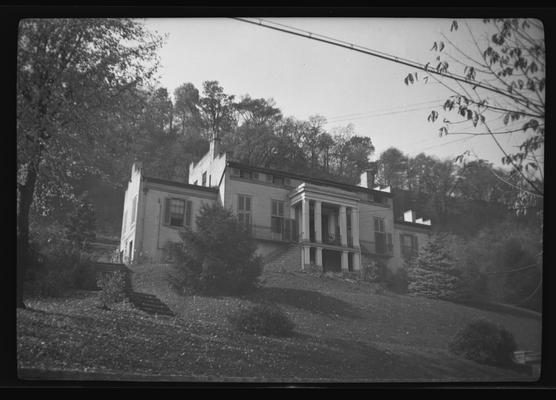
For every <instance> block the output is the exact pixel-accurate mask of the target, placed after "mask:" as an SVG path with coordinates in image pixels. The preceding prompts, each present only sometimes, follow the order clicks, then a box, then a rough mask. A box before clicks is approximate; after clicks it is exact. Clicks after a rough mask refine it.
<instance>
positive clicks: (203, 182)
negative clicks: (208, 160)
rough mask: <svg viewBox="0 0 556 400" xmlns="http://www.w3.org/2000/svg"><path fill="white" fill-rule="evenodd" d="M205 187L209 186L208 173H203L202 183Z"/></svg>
mask: <svg viewBox="0 0 556 400" xmlns="http://www.w3.org/2000/svg"><path fill="white" fill-rule="evenodd" d="M201 184H202V185H203V186H206V185H207V172H206V171H205V172H203V178H202V183H201Z"/></svg>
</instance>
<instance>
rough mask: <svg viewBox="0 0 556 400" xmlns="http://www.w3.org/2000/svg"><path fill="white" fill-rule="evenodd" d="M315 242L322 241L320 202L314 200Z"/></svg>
mask: <svg viewBox="0 0 556 400" xmlns="http://www.w3.org/2000/svg"><path fill="white" fill-rule="evenodd" d="M315 242H317V243H322V214H321V202H320V201H318V200H315Z"/></svg>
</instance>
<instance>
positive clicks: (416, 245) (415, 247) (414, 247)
mask: <svg viewBox="0 0 556 400" xmlns="http://www.w3.org/2000/svg"><path fill="white" fill-rule="evenodd" d="M413 250H414V251H415V253H417V252H418V251H419V242H418V241H417V235H415V236H413Z"/></svg>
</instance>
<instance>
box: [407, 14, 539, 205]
mask: <svg viewBox="0 0 556 400" xmlns="http://www.w3.org/2000/svg"><path fill="white" fill-rule="evenodd" d="M460 25H462V26H465V30H466V32H465V33H466V35H467V39H468V40H470V41H471V43H472V44H473V46H474V47H473V48H472V49H468V48H467V49H466V48H465V46H464V45H463V44H462V43H458V41H457V40H456V39H457V33H458V29H459V26H460ZM450 32H452V33H451V34H450V35H449V36H453V37H451V38H450V37H448V35H444V34H443V35H442V36H443V39H444V40H443V41H439V42H435V43H434V45H433V47H432V49H431V50H432V51H434V52H435V53H436V59H435V61H434V62H433V63H427V65H426V66H425V67H424V69H425V71H426V73H427V75H428V76H427V77H425V81H426V82H427V81H428V80H429V78H430V79H433V80H434V81H435V82H437V83H440V84H441V85H443V86H444V87H446V88H447V89H448V90H450V91H451V92H452V93H453V94H452V95H451V96H450V97H449V98H448V99H446V101H445V103H444V105H443V112H444V114H445V117H444V118H443V119H442V126H441V127H440V128H439V133H440V135H441V136H442V135H449V134H462V133H463V134H468V135H487V136H489V137H490V138H492V140H493V141H494V143H495V144H496V145H497V147H498V148H499V149H500V151H501V153H502V155H503V157H502V159H501V160H502V162H503V163H504V164H506V165H508V166H510V167H511V170H512V179H505V178H501V181H502V182H505V183H506V184H507V185H508V186H510V187H512V188H514V189H516V190H517V192H518V193H519V194H520V195H521V196H522V197H520V198H519V200H516V202H515V208H517V209H518V210H519V211H521V212H526V211H527V210H528V208H529V207H530V206H531V205H535V203H536V202H537V201H538V200H539V199H542V197H543V191H544V189H543V186H544V176H543V169H544V161H543V151H544V133H545V131H544V118H545V65H546V54H545V44H544V33H543V26H542V23H541V22H540V21H539V20H533V19H516V18H514V19H485V20H483V21H482V25H481V23H480V22H478V21H466V20H465V21H460V23H458V22H457V21H453V23H452V25H451V28H450ZM479 32H482V33H484V36H483V35H481V36H480V35H479ZM460 36H461V35H460ZM448 60H449V62H448ZM452 61H453V62H452ZM429 65H430V67H429ZM435 65H436V68H435ZM458 67H459V70H458V69H457V68H458ZM438 74H443V75H442V76H441V77H440V78H439V77H438V76H437V75H438ZM458 74H459V75H458ZM410 76H411V79H408V78H409V76H408V77H406V79H405V83H406V84H409V83H414V82H416V81H417V73H412V74H410ZM462 83H463V84H462ZM456 84H457V85H458V86H456ZM439 117H440V114H439V112H438V111H436V110H433V111H431V113H430V114H429V116H428V120H429V121H431V122H433V123H434V122H436V121H437V120H438V119H439ZM500 119H501V120H502V124H503V125H502V126H501V127H497V126H496V123H495V122H494V121H498V120H500ZM462 123H463V124H464V125H460V124H462ZM456 124H457V125H456ZM453 126H457V127H458V130H457V131H456V132H454V130H453ZM462 126H464V127H465V128H463V129H462V128H461V127H462ZM514 133H515V134H516V135H519V137H520V140H521V144H520V145H519V146H517V150H513V149H510V147H509V146H506V147H504V146H503V145H502V144H501V141H500V140H499V137H501V136H503V135H506V134H514ZM469 154H470V152H469V151H467V152H464V153H463V154H462V155H461V156H460V157H459V159H463V158H464V156H465V155H469Z"/></svg>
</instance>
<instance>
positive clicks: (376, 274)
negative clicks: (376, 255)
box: [360, 261, 380, 282]
mask: <svg viewBox="0 0 556 400" xmlns="http://www.w3.org/2000/svg"><path fill="white" fill-rule="evenodd" d="M360 279H361V280H363V281H365V282H376V281H378V280H379V279H380V267H379V264H378V263H377V262H376V261H369V262H367V263H365V264H363V265H361V272H360Z"/></svg>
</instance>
